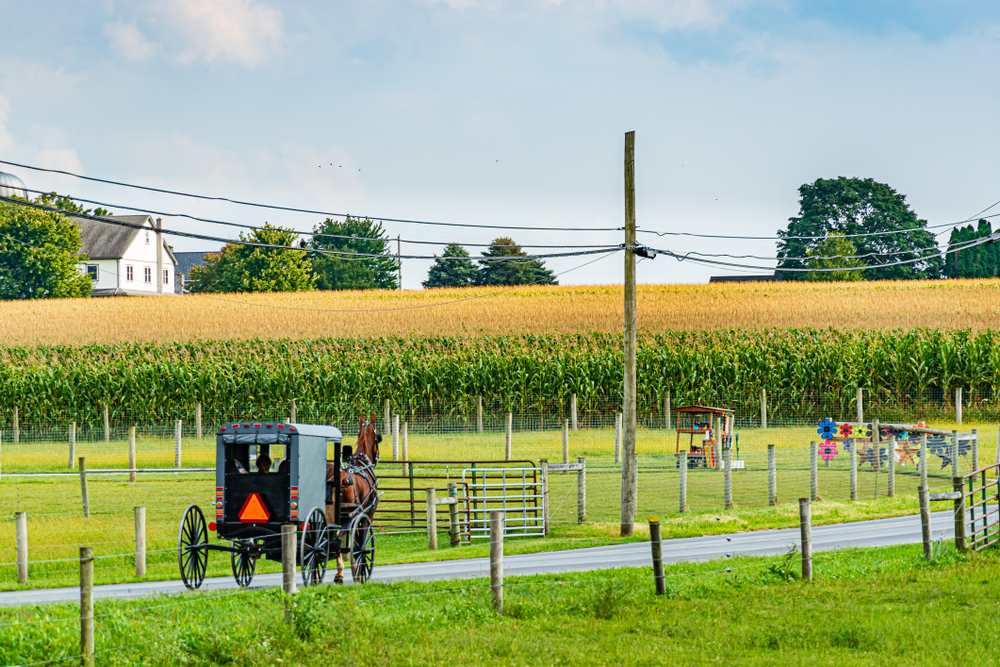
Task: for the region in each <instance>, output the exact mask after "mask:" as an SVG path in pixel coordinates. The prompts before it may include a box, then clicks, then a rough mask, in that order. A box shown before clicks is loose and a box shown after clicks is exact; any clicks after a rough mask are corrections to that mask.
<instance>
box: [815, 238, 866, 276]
mask: <svg viewBox="0 0 1000 667" xmlns="http://www.w3.org/2000/svg"><path fill="white" fill-rule="evenodd" d="M855 254H857V253H856V250H855V248H854V244H853V243H851V242H850V241H849V240H847V239H845V238H844V235H843V234H830V236H829V237H827V239H826V240H825V241H823V242H822V243H820V244H819V245H818V246H817V247H816V249H815V250H810V251H809V259H808V260H807V261H806V266H808V267H809V268H810V269H819V270H814V271H810V272H809V273H807V274H806V280H816V281H826V282H837V281H849V280H863V279H864V276H863V275H862V273H864V272H863V271H850V270H844V271H837V270H836V269H851V268H855V267H859V266H864V264H862V263H861V262H860V261H858V260H856V259H853V256H854V255H855Z"/></svg>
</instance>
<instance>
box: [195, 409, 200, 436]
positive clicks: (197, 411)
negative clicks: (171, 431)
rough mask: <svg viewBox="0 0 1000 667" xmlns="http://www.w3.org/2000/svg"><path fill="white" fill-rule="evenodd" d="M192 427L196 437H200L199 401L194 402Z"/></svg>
mask: <svg viewBox="0 0 1000 667" xmlns="http://www.w3.org/2000/svg"><path fill="white" fill-rule="evenodd" d="M194 428H195V431H196V433H197V434H198V438H201V401H198V402H197V403H195V404H194Z"/></svg>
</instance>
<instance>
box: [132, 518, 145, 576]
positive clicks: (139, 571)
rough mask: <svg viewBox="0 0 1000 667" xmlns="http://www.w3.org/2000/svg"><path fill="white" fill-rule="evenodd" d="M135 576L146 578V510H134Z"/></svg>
mask: <svg viewBox="0 0 1000 667" xmlns="http://www.w3.org/2000/svg"><path fill="white" fill-rule="evenodd" d="M135 576H137V577H145V576H146V508H145V507H136V508H135Z"/></svg>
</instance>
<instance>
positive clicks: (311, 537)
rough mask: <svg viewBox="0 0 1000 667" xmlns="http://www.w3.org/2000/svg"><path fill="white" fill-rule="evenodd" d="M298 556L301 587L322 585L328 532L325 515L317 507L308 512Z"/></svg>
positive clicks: (328, 547)
mask: <svg viewBox="0 0 1000 667" xmlns="http://www.w3.org/2000/svg"><path fill="white" fill-rule="evenodd" d="M299 555H300V558H301V562H302V585H303V586H315V585H317V584H321V583H323V577H325V576H326V563H327V560H329V558H330V532H329V530H328V529H327V526H326V513H325V512H324V511H323V510H321V509H320V508H318V507H314V508H313V509H312V510H311V511H310V512H309V514H308V518H307V519H306V522H305V523H304V524H303V526H302V538H301V539H300V541H299Z"/></svg>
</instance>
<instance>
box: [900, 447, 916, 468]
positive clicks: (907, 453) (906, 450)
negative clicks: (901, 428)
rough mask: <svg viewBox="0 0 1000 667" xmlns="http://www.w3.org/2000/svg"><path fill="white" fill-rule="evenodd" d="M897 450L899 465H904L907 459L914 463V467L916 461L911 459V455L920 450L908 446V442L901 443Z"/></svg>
mask: <svg viewBox="0 0 1000 667" xmlns="http://www.w3.org/2000/svg"><path fill="white" fill-rule="evenodd" d="M897 451H898V453H899V465H900V466H905V465H906V462H907V461H909V462H910V463H912V464H913V465H914V467H916V465H917V462H916V461H915V460H914V459H913V455H914V454H918V453H919V452H920V450H919V449H918V448H916V447H910V443H908V442H905V443H903V446H902V447H900V448H899V449H898V450H897Z"/></svg>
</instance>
